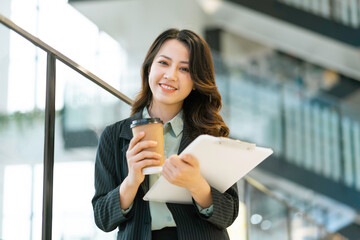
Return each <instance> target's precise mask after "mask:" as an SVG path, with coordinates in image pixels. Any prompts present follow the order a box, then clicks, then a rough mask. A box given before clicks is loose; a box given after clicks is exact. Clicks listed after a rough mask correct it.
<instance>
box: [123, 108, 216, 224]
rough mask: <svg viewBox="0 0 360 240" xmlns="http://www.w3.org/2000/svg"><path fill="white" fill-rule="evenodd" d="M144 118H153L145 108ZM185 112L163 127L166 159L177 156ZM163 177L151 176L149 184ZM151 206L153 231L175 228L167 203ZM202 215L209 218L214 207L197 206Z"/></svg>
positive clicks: (151, 202)
mask: <svg viewBox="0 0 360 240" xmlns="http://www.w3.org/2000/svg"><path fill="white" fill-rule="evenodd" d="M143 118H151V116H150V114H149V112H148V109H147V108H144V110H143ZM183 127H184V121H183V111H182V110H181V111H180V112H179V113H178V114H177V115H176V116H175V117H174V118H173V119H171V120H170V121H169V122H167V123H165V124H164V125H163V135H164V154H165V159H167V158H169V157H170V156H171V155H173V154H177V153H178V150H179V146H180V142H181V138H182V135H183ZM160 176H161V174H160V173H158V174H151V175H150V176H149V184H150V188H151V186H152V185H153V184H154V183H155V182H156V181H157V180H158V179H159V177H160ZM149 205H150V214H151V230H159V229H162V228H164V227H175V226H176V224H175V221H174V218H173V216H172V214H171V212H170V210H169V209H168V208H167V206H166V203H161V202H153V201H150V202H149ZM196 205H197V207H198V209H199V211H200V213H202V214H204V215H205V216H207V217H209V216H211V214H212V213H213V205H211V206H210V207H208V208H205V209H203V208H201V207H200V206H199V205H198V204H196ZM131 208H132V205H131V206H130V207H129V208H128V209H126V210H123V214H127V213H128V212H129V211H130V210H131Z"/></svg>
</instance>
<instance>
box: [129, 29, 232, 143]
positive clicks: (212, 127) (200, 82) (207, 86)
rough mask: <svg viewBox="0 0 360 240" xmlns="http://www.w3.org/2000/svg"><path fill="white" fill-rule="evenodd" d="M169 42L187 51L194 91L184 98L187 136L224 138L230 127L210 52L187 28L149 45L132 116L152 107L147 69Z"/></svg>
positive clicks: (160, 36)
mask: <svg viewBox="0 0 360 240" xmlns="http://www.w3.org/2000/svg"><path fill="white" fill-rule="evenodd" d="M169 39H177V40H178V41H181V42H183V43H185V45H186V46H187V47H188V49H189V55H190V57H189V58H190V59H189V70H190V75H191V79H192V80H193V82H194V87H195V90H193V91H191V93H190V94H189V96H187V97H186V98H185V100H184V103H183V111H184V121H185V124H186V126H187V128H188V130H189V133H190V135H192V136H194V137H195V136H197V135H199V134H209V135H213V136H225V137H227V136H228V135H229V128H228V127H227V126H226V124H225V122H224V120H223V118H222V117H221V115H220V109H221V107H222V103H221V96H220V93H219V91H218V88H217V86H216V83H215V74H214V66H213V61H212V57H211V53H210V49H209V47H208V45H207V43H206V42H205V40H204V39H203V38H202V37H200V36H199V35H197V34H196V33H194V32H192V31H190V30H186V29H184V30H178V29H175V28H171V29H168V30H166V31H164V32H163V33H161V34H160V35H159V36H158V37H157V38H156V39H155V41H154V42H153V44H152V45H151V46H150V48H149V50H148V52H147V54H146V56H145V60H144V62H143V65H142V68H141V78H142V87H141V90H140V92H139V94H138V95H137V97H136V99H135V103H134V104H133V106H132V111H131V115H133V114H135V113H136V112H138V111H141V110H142V109H143V108H144V107H146V106H149V105H150V104H151V101H152V93H151V90H150V86H149V72H150V67H151V65H152V63H153V60H154V58H155V56H156V54H157V53H158V52H159V50H160V48H161V46H162V45H163V44H164V42H165V41H167V40H169Z"/></svg>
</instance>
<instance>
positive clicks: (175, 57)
mask: <svg viewBox="0 0 360 240" xmlns="http://www.w3.org/2000/svg"><path fill="white" fill-rule="evenodd" d="M149 85H150V89H151V92H152V103H151V106H152V107H154V108H160V109H161V108H164V109H169V108H172V109H176V110H178V111H180V109H181V107H182V104H183V102H184V99H185V98H186V97H187V96H188V95H189V94H190V92H191V90H192V88H193V85H194V84H193V80H192V79H191V76H190V72H189V50H188V48H187V46H186V45H185V44H184V43H182V42H180V41H178V40H176V39H170V40H167V41H166V42H164V44H163V45H162V46H161V48H160V50H159V52H158V53H157V54H156V56H155V58H154V61H153V62H152V64H151V68H150V72H149Z"/></svg>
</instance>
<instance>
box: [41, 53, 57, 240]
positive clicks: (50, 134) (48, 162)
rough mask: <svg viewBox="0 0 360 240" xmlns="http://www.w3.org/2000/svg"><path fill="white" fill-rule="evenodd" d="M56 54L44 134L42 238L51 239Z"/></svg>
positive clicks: (50, 73) (51, 66) (50, 69)
mask: <svg viewBox="0 0 360 240" xmlns="http://www.w3.org/2000/svg"><path fill="white" fill-rule="evenodd" d="M55 61H56V59H55V56H54V54H52V53H48V55H47V65H46V68H47V72H46V105H45V136H44V179H43V184H44V185H43V222H42V240H51V234H52V204H53V173H54V136H55V72H56V69H55Z"/></svg>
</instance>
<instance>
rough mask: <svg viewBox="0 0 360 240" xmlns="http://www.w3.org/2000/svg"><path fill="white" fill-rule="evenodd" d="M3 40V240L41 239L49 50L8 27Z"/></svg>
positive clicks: (0, 202) (0, 154) (0, 33)
mask: <svg viewBox="0 0 360 240" xmlns="http://www.w3.org/2000/svg"><path fill="white" fill-rule="evenodd" d="M0 43H1V44H0V55H1V58H0V61H1V64H0V66H1V67H0V68H1V70H0V86H1V87H0V98H1V101H0V239H40V238H41V215H42V181H43V179H42V172H43V169H42V162H43V155H44V105H45V76H46V64H45V63H46V53H45V52H43V51H42V50H40V49H38V48H36V47H34V46H33V45H32V44H31V43H29V42H27V41H26V40H25V39H23V38H22V37H20V36H19V35H17V34H15V33H13V32H11V31H9V30H8V29H5V28H4V27H3V25H0ZM19 226H21V230H19Z"/></svg>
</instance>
